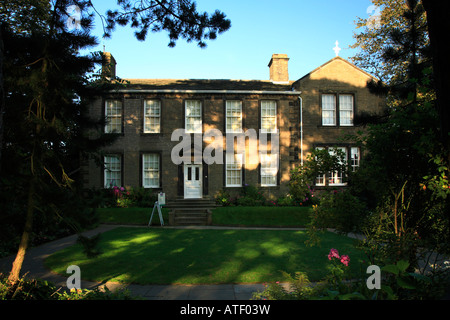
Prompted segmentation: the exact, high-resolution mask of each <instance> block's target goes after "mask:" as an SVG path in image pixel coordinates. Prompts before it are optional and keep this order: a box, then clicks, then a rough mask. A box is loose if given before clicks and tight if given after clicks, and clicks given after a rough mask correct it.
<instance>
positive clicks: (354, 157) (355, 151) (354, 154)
mask: <svg viewBox="0 0 450 320" xmlns="http://www.w3.org/2000/svg"><path fill="white" fill-rule="evenodd" d="M350 152H351V154H350V161H351V162H350V163H351V166H352V171H353V172H355V171H356V170H358V168H359V161H360V155H359V148H356V147H353V148H351V151H350Z"/></svg>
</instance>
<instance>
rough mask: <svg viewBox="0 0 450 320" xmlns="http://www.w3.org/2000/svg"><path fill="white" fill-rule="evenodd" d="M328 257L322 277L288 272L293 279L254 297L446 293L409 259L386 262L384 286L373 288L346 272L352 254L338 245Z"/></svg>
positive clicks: (385, 297)
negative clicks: (316, 279)
mask: <svg viewBox="0 0 450 320" xmlns="http://www.w3.org/2000/svg"><path fill="white" fill-rule="evenodd" d="M328 259H329V260H330V265H329V266H328V270H329V273H328V274H327V276H326V277H325V278H324V279H323V280H322V281H320V282H318V283H314V284H312V283H310V282H309V279H308V276H307V275H306V274H304V273H302V272H298V273H296V276H295V277H292V276H290V275H288V277H287V278H288V279H289V281H288V283H286V284H284V285H283V284H280V282H278V281H277V282H271V283H268V284H267V283H265V284H264V286H265V289H264V290H263V291H262V292H255V293H254V294H253V299H256V300H425V299H439V298H441V297H442V295H443V293H444V291H442V290H436V285H438V283H437V282H435V281H433V280H432V279H431V278H430V277H428V276H424V275H421V274H418V273H414V272H409V271H408V268H409V263H408V262H407V261H406V260H399V261H397V262H396V263H393V264H388V265H385V266H383V267H382V268H381V272H382V274H383V277H382V279H380V280H381V281H382V284H381V288H380V289H372V290H370V289H368V287H367V285H366V281H365V279H349V278H348V275H346V272H347V270H346V269H347V266H348V263H347V262H348V261H350V259H349V258H348V256H346V255H342V256H339V253H338V251H337V250H336V249H331V250H330V253H329V255H328ZM284 274H285V273H284ZM446 283H448V281H447V282H446ZM287 287H288V288H289V289H287ZM440 289H442V286H441V287H440Z"/></svg>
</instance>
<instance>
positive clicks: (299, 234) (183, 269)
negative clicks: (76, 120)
mask: <svg viewBox="0 0 450 320" xmlns="http://www.w3.org/2000/svg"><path fill="white" fill-rule="evenodd" d="M306 239H307V234H306V232H305V231H292V230H270V231H268V230H237V229H233V230H189V229H160V228H147V227H119V228H117V229H114V230H111V231H109V232H106V233H104V234H102V235H101V241H100V244H99V246H100V250H101V251H102V252H103V253H102V254H101V255H100V256H99V257H97V258H94V259H88V258H86V257H85V256H84V254H83V253H82V250H81V246H80V245H78V244H77V245H74V246H72V247H69V248H66V249H64V250H62V251H59V252H56V253H55V254H53V255H51V256H50V257H48V258H47V259H46V261H45V264H46V266H47V267H49V268H50V269H52V270H53V271H55V272H57V273H60V274H62V275H64V276H67V274H66V269H67V267H68V266H69V265H78V266H79V267H80V268H81V276H82V279H84V280H91V281H99V282H104V281H118V282H125V283H137V284H217V283H261V282H266V281H284V280H286V279H284V278H283V276H282V273H281V271H286V272H288V273H291V274H293V273H294V272H296V271H303V272H306V273H307V274H308V276H309V278H310V280H312V281H315V280H320V279H322V278H323V277H324V276H325V275H326V274H327V265H328V263H329V261H328V259H327V255H328V252H329V250H330V248H336V249H338V250H339V252H340V253H342V254H347V255H349V256H350V259H351V261H350V269H351V271H353V272H355V273H357V272H359V262H358V261H359V260H361V259H362V258H363V255H362V253H361V252H359V251H358V250H357V249H355V247H354V245H353V240H352V239H350V238H347V237H343V236H340V235H337V234H334V233H326V234H325V235H324V237H323V239H322V243H321V247H307V246H305V244H304V241H305V240H306Z"/></svg>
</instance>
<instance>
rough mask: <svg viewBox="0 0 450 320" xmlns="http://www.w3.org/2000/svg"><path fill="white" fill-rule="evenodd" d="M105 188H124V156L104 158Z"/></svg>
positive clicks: (115, 155) (116, 155)
mask: <svg viewBox="0 0 450 320" xmlns="http://www.w3.org/2000/svg"><path fill="white" fill-rule="evenodd" d="M103 160H104V174H103V176H104V181H103V184H104V186H105V188H112V187H121V186H122V156H121V155H120V154H109V155H105V156H104V158H103Z"/></svg>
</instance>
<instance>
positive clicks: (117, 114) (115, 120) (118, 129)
mask: <svg viewBox="0 0 450 320" xmlns="http://www.w3.org/2000/svg"><path fill="white" fill-rule="evenodd" d="M105 117H106V126H105V133H113V132H115V133H122V101H120V100H107V101H106V103H105Z"/></svg>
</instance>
